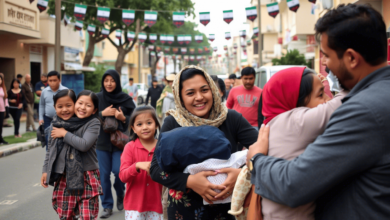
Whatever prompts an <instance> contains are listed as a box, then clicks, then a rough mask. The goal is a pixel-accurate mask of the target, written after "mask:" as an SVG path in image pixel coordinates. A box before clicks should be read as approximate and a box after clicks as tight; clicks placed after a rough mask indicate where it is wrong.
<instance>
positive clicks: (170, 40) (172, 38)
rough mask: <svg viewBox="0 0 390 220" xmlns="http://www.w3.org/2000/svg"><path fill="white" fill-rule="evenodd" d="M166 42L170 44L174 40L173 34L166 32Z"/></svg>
mask: <svg viewBox="0 0 390 220" xmlns="http://www.w3.org/2000/svg"><path fill="white" fill-rule="evenodd" d="M166 38H167V43H168V44H169V45H171V44H172V43H173V42H174V41H175V35H171V34H168V35H166Z"/></svg>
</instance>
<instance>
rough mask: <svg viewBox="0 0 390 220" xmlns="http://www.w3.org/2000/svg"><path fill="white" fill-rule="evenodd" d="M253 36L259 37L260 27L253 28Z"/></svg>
mask: <svg viewBox="0 0 390 220" xmlns="http://www.w3.org/2000/svg"><path fill="white" fill-rule="evenodd" d="M253 35H255V36H256V37H258V36H259V28H258V27H254V28H253Z"/></svg>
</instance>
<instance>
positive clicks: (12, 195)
mask: <svg viewBox="0 0 390 220" xmlns="http://www.w3.org/2000/svg"><path fill="white" fill-rule="evenodd" d="M16 195H17V194H11V195H8V196H7V197H14V196H16Z"/></svg>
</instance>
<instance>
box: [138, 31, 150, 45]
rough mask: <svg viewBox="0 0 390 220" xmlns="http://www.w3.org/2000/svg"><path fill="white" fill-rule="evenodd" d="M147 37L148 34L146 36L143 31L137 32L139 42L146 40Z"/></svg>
mask: <svg viewBox="0 0 390 220" xmlns="http://www.w3.org/2000/svg"><path fill="white" fill-rule="evenodd" d="M147 37H148V36H147V35H146V34H145V33H139V34H138V41H139V42H141V43H143V42H145V41H146V38H147Z"/></svg>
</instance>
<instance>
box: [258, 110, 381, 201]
mask: <svg viewBox="0 0 390 220" xmlns="http://www.w3.org/2000/svg"><path fill="white" fill-rule="evenodd" d="M376 120H377V118H375V116H374V115H373V114H372V112H371V111H370V110H369V109H368V108H366V107H365V106H363V105H361V104H359V103H347V104H346V105H345V104H344V106H342V107H341V108H340V109H338V110H337V111H336V112H335V113H334V114H333V116H332V118H331V120H330V122H329V124H328V126H327V129H326V131H325V132H324V134H323V135H321V136H319V137H318V138H317V139H316V140H315V142H314V143H312V144H310V145H309V146H308V147H307V148H306V150H305V151H304V153H303V154H301V155H300V156H299V157H297V158H296V159H294V160H292V161H287V160H284V159H280V158H274V157H269V156H264V155H260V156H259V157H257V158H256V160H255V163H254V171H253V172H252V183H255V185H256V193H257V194H259V195H261V196H264V197H265V198H268V199H270V200H272V201H275V202H277V203H281V204H285V205H288V206H290V207H297V206H300V205H303V204H306V203H308V202H312V201H315V200H316V199H317V198H318V197H319V196H321V195H323V194H324V193H326V192H327V191H328V190H329V189H331V188H332V187H334V186H335V185H337V184H341V183H342V182H343V181H344V180H346V179H348V178H351V177H352V176H354V175H357V174H359V173H361V172H364V171H365V170H367V169H369V168H370V167H372V166H374V165H375V164H376V163H378V162H379V161H380V158H381V157H382V156H383V150H384V149H385V148H387V147H388V146H381V145H375V144H373V140H379V139H383V137H384V135H386V134H384V133H383V131H384V129H382V127H383V126H379V128H378V125H381V122H380V121H376ZM362 121H365V124H364V126H362V124H361V122H362ZM368 132H369V134H367V133H368ZM367 137H370V138H367ZM286 147H288V146H286Z"/></svg>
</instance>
